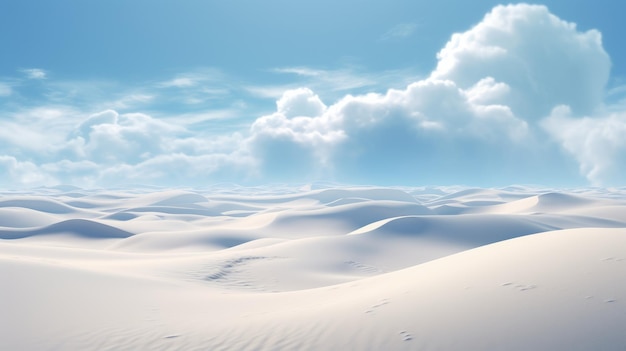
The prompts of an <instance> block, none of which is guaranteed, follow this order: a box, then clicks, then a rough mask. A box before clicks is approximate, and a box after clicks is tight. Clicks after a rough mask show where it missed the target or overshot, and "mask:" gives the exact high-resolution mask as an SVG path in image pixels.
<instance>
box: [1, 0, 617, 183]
mask: <svg viewBox="0 0 626 351" xmlns="http://www.w3.org/2000/svg"><path fill="white" fill-rule="evenodd" d="M625 10H626V5H624V4H621V3H620V2H619V1H610V0H601V1H590V0H589V1H586V0H580V1H571V0H570V1H566V0H553V1H545V2H543V3H541V4H535V5H529V4H525V3H520V4H512V5H499V2H497V1H487V0H477V1H471V2H470V1H461V0H456V1H453V0H447V1H415V0H412V1H411V0H389V1H374V0H372V1H357V0H344V1H336V0H335V1H326V0H318V1H315V2H299V1H286V0H284V1H283V0H267V1H252V0H249V1H244V0H240V1H199V0H193V1H192V0H187V1H166V0H164V1H148V0H133V1H122V0H111V1H99V2H95V1H93V2H90V1H79V0H59V1H54V2H52V1H43V0H39V1H35V0H24V1H5V2H2V3H1V4H0V42H1V43H2V44H3V45H2V59H0V182H1V183H0V187H5V188H7V187H9V188H14V187H32V186H39V185H55V184H60V183H63V184H73V185H77V186H83V187H96V186H98V187H99V186H121V185H124V184H149V185H163V186H202V185H209V184H212V183H217V182H232V183H239V184H262V183H272V182H311V181H336V182H342V183H352V184H365V183H367V184H380V185H448V184H464V185H475V186H502V185H508V184H544V185H550V186H585V185H600V186H614V185H617V186H623V185H626V181H625V177H624V176H623V174H625V171H626V64H624V62H626V49H624V46H623V34H624V33H626V23H625V22H624V21H623V20H622V17H623V13H625V12H626V11H625Z"/></svg>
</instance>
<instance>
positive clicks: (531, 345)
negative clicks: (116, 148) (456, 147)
mask: <svg viewBox="0 0 626 351" xmlns="http://www.w3.org/2000/svg"><path fill="white" fill-rule="evenodd" d="M311 189H313V190H311ZM0 277H2V281H3V284H2V288H1V289H0V350H306V349H310V350H624V349H626V333H624V328H625V326H626V281H625V280H624V277H626V190H625V189H596V188H594V189H574V190H569V191H565V190H556V189H536V188H531V187H522V186H514V187H508V188H503V189H474V188H459V187H429V188H376V187H332V186H330V185H329V186H325V185H323V184H318V185H316V186H314V187H311V186H309V187H300V188H289V187H280V188H279V187H266V188H261V187H258V188H254V189H247V188H243V187H234V186H227V185H222V186H219V187H213V188H207V189H203V190H190V189H187V190H163V191H159V190H156V189H149V190H147V191H140V190H137V189H134V190H128V191H124V190H119V189H118V190H115V191H104V190H99V191H90V190H82V189H79V188H75V187H56V188H41V189H36V190H33V191H31V192H28V193H20V194H17V193H9V192H6V193H4V194H0Z"/></svg>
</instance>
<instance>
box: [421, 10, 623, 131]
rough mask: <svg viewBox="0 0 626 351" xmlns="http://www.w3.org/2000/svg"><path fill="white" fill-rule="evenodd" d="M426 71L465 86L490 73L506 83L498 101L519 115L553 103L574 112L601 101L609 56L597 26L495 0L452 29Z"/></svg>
mask: <svg viewBox="0 0 626 351" xmlns="http://www.w3.org/2000/svg"><path fill="white" fill-rule="evenodd" d="M437 57H438V59H439V62H438V64H437V68H436V69H435V70H434V71H433V72H432V75H431V76H432V77H433V78H436V79H450V80H452V81H454V82H455V83H456V84H457V85H458V86H459V87H461V88H468V87H470V86H472V85H474V84H476V82H478V81H480V80H481V79H485V78H488V77H491V79H493V80H494V81H495V82H503V83H505V84H506V85H508V86H509V88H510V90H509V93H508V94H505V95H502V96H501V98H500V99H499V101H500V103H501V104H503V105H507V106H509V107H510V108H511V109H512V111H513V112H514V113H515V114H516V115H518V116H520V117H523V118H525V119H528V120H538V119H540V118H543V117H545V116H546V115H548V114H549V113H550V111H551V110H552V108H554V107H555V106H557V105H569V106H570V107H571V108H572V110H573V111H574V112H575V113H576V114H588V113H592V112H593V110H594V109H596V108H597V107H598V106H599V105H601V104H602V100H603V96H604V87H605V85H606V83H607V80H608V77H609V71H610V65H611V63H610V59H609V56H608V55H607V53H606V52H605V51H604V49H603V47H602V38H601V34H600V32H598V31H597V30H589V31H586V32H579V31H577V30H576V25H575V24H573V23H569V22H565V21H563V20H561V19H559V18H558V17H556V16H554V15H552V14H551V13H550V12H549V11H548V9H547V8H546V7H545V6H540V5H527V4H519V5H508V6H497V7H495V8H494V9H493V10H492V11H491V12H490V13H488V14H487V15H486V16H485V18H484V19H483V20H482V21H481V22H480V23H478V24H477V25H476V26H474V27H473V28H471V29H470V30H468V31H466V32H464V33H457V34H454V35H453V36H452V39H451V40H450V41H449V42H448V43H447V44H446V46H445V47H444V48H443V49H442V50H441V51H440V52H439V53H438V55H437Z"/></svg>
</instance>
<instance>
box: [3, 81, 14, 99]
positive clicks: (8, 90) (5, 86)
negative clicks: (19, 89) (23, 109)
mask: <svg viewBox="0 0 626 351" xmlns="http://www.w3.org/2000/svg"><path fill="white" fill-rule="evenodd" d="M11 94H13V89H12V88H11V86H10V85H9V84H7V83H0V96H9V95H11Z"/></svg>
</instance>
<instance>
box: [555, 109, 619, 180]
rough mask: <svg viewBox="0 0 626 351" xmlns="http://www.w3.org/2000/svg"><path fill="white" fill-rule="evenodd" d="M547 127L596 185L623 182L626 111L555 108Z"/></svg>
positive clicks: (582, 171)
mask: <svg viewBox="0 0 626 351" xmlns="http://www.w3.org/2000/svg"><path fill="white" fill-rule="evenodd" d="M543 127H544V128H545V129H546V130H547V131H548V132H549V133H550V134H551V135H552V137H553V138H555V139H556V140H557V141H558V142H559V143H560V144H561V146H562V147H563V148H564V149H565V150H566V151H568V152H569V153H571V154H572V155H573V156H574V157H575V158H576V159H577V160H578V162H579V164H580V171H581V173H583V174H584V175H585V176H586V177H587V178H588V179H589V180H590V181H591V182H592V184H594V185H609V184H610V185H615V184H618V185H619V184H623V182H624V174H626V137H625V136H626V112H621V113H614V114H610V115H608V116H605V117H595V118H594V117H584V118H574V117H572V111H571V109H570V108H569V107H567V106H559V107H557V108H555V109H554V111H553V112H552V114H551V115H550V117H548V118H547V119H545V120H544V121H543Z"/></svg>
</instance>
